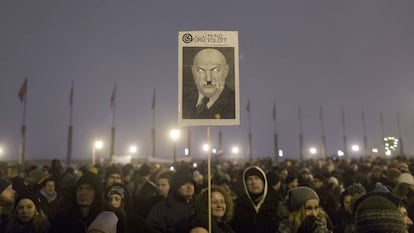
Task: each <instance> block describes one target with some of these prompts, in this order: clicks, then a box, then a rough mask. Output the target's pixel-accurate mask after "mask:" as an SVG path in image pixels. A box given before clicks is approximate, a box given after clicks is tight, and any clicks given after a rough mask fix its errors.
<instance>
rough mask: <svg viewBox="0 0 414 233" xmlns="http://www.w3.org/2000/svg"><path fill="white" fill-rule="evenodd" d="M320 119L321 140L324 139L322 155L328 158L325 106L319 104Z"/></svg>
mask: <svg viewBox="0 0 414 233" xmlns="http://www.w3.org/2000/svg"><path fill="white" fill-rule="evenodd" d="M319 120H320V121H321V133H322V135H321V140H322V153H321V154H322V157H323V158H324V159H326V157H327V152H326V137H325V122H324V117H323V107H322V106H319Z"/></svg>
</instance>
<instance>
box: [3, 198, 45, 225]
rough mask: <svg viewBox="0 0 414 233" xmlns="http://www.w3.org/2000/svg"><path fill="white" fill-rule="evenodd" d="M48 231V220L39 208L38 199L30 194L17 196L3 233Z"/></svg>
mask: <svg viewBox="0 0 414 233" xmlns="http://www.w3.org/2000/svg"><path fill="white" fill-rule="evenodd" d="M48 230H49V220H48V219H47V216H46V215H45V214H44V212H43V211H42V209H41V208H40V204H39V197H38V196H37V195H35V194H34V193H30V192H27V193H22V194H20V195H18V197H17V199H16V202H15V207H14V209H13V211H12V215H11V218H10V222H9V223H8V225H7V228H6V231H5V232H6V233H23V232H24V233H25V232H36V233H47V232H48Z"/></svg>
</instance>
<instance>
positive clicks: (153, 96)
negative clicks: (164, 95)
mask: <svg viewBox="0 0 414 233" xmlns="http://www.w3.org/2000/svg"><path fill="white" fill-rule="evenodd" d="M155 91H156V89H155V88H154V92H152V104H151V108H152V110H154V109H155Z"/></svg>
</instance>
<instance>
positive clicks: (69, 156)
mask: <svg viewBox="0 0 414 233" xmlns="http://www.w3.org/2000/svg"><path fill="white" fill-rule="evenodd" d="M73 88H74V81H73V80H72V86H71V88H70V93H69V127H68V142H67V147H66V168H68V167H70V164H71V160H72V137H73V127H72V115H73Z"/></svg>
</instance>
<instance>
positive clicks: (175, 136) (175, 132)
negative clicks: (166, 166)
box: [170, 129, 180, 163]
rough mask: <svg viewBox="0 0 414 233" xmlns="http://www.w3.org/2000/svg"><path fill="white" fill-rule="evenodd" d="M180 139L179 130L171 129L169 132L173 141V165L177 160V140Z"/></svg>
mask: <svg viewBox="0 0 414 233" xmlns="http://www.w3.org/2000/svg"><path fill="white" fill-rule="evenodd" d="M179 137H180V130H179V129H172V130H171V131H170V138H171V140H172V141H173V163H175V161H176V158H177V140H178V138H179Z"/></svg>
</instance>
